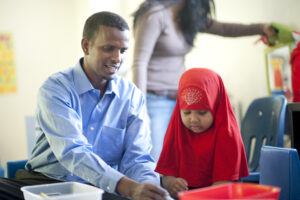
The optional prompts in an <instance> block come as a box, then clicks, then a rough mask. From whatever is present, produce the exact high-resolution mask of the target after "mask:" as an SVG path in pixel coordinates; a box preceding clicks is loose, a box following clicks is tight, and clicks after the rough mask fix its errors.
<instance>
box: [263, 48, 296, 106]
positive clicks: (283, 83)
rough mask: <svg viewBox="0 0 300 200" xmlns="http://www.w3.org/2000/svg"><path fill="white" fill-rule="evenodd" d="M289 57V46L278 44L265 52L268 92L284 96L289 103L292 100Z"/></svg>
mask: <svg viewBox="0 0 300 200" xmlns="http://www.w3.org/2000/svg"><path fill="white" fill-rule="evenodd" d="M290 57H291V44H279V45H276V46H274V47H269V48H267V49H266V50H265V59H266V70H267V80H268V88H269V92H270V94H272V95H285V96H286V98H287V100H288V101H289V102H291V101H292V99H293V93H292V91H293V90H292V77H291V76H292V74H291V65H290Z"/></svg>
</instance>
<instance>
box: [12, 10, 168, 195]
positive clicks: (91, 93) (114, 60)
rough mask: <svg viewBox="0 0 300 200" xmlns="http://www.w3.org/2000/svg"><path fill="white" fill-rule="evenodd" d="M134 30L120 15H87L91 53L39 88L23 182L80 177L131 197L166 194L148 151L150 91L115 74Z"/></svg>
mask: <svg viewBox="0 0 300 200" xmlns="http://www.w3.org/2000/svg"><path fill="white" fill-rule="evenodd" d="M129 35H130V33H129V27H128V24H127V23H126V22H125V20H124V19H123V18H121V17H120V16H119V15H117V14H114V13H110V12H99V13H96V14H94V15H92V16H91V17H89V18H88V19H87V21H86V23H85V26H84V30H83V39H82V41H81V46H82V50H83V52H84V57H83V58H81V59H80V60H79V62H78V63H77V64H76V65H75V66H74V67H71V68H69V69H67V70H65V71H63V72H59V73H56V74H53V75H52V76H50V77H49V78H48V79H47V80H46V81H45V82H44V83H43V85H42V86H41V88H40V89H39V93H38V105H37V111H36V123H37V127H36V130H37V140H36V144H35V147H34V149H33V152H32V156H31V158H30V159H29V161H28V162H27V164H26V171H21V172H19V173H17V179H18V180H21V181H24V180H30V179H31V180H32V179H34V180H35V181H36V180H43V181H41V182H39V183H45V182H48V181H50V182H51V181H53V180H58V181H77V182H83V183H87V184H92V185H94V186H97V187H100V188H102V189H103V190H105V191H106V192H109V193H117V194H121V195H123V196H125V197H129V198H131V199H164V197H165V196H166V192H165V191H164V190H163V189H161V188H160V187H159V186H158V185H159V176H158V174H156V173H155V172H154V165H155V164H154V161H153V159H152V158H151V157H150V155H149V152H150V149H151V143H150V142H151V140H150V135H149V132H148V129H147V127H146V126H147V122H145V121H144V119H146V109H145V102H144V99H143V95H142V93H141V91H140V90H138V89H137V88H136V87H135V86H134V85H133V84H132V83H130V82H128V81H126V80H124V79H123V78H121V77H119V76H117V75H116V73H117V71H118V69H119V68H120V67H121V65H122V63H123V60H124V58H125V55H126V51H127V49H128V44H129Z"/></svg>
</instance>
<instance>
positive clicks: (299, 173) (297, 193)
mask: <svg viewBox="0 0 300 200" xmlns="http://www.w3.org/2000/svg"><path fill="white" fill-rule="evenodd" d="M259 183H260V184H264V185H273V186H277V187H280V188H281V192H280V196H279V200H300V161H299V155H298V152H297V150H296V149H292V148H281V147H272V146H264V147H262V149H261V155H260V179H259Z"/></svg>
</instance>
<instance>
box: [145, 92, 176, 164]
mask: <svg viewBox="0 0 300 200" xmlns="http://www.w3.org/2000/svg"><path fill="white" fill-rule="evenodd" d="M175 104H176V99H169V98H167V97H165V96H158V95H155V94H152V93H147V110H148V115H149V118H150V129H151V139H152V146H153V147H152V150H151V156H152V157H153V158H154V160H155V161H156V162H157V161H158V158H159V155H160V152H161V150H162V146H163V141H164V136H165V133H166V130H167V128H168V124H169V121H170V118H171V116H172V113H173V110H174V107H175Z"/></svg>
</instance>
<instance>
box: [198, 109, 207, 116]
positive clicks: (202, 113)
mask: <svg viewBox="0 0 300 200" xmlns="http://www.w3.org/2000/svg"><path fill="white" fill-rule="evenodd" d="M206 113H207V110H199V111H198V114H199V115H205V114H206Z"/></svg>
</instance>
